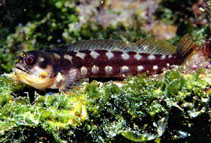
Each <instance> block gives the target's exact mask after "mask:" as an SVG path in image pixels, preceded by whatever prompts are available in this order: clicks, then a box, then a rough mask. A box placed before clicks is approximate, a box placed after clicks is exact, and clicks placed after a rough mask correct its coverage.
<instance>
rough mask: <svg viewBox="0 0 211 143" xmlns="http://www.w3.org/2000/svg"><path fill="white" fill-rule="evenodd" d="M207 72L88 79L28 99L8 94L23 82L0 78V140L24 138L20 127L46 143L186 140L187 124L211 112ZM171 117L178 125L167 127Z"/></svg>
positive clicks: (7, 140)
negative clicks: (62, 90)
mask: <svg viewBox="0 0 211 143" xmlns="http://www.w3.org/2000/svg"><path fill="white" fill-rule="evenodd" d="M210 75H211V74H210V71H209V70H199V71H198V72H196V73H195V74H185V75H184V74H181V73H180V72H178V71H175V70H172V71H167V72H166V73H164V74H163V75H161V76H158V77H146V76H144V75H143V76H140V77H131V78H129V79H126V80H125V81H123V84H122V85H118V84H116V83H113V82H112V81H110V82H107V83H103V84H102V83H99V82H96V81H93V82H92V83H90V84H86V85H84V88H82V89H81V90H73V91H72V92H70V93H69V94H62V93H46V94H45V95H44V96H43V95H40V94H38V93H36V91H34V92H35V100H34V101H33V102H32V103H31V102H30V100H29V97H28V96H30V95H29V94H28V96H18V95H16V96H14V95H13V94H12V93H13V92H14V91H15V90H21V89H22V90H24V87H23V86H22V87H21V88H20V85H19V84H17V85H16V84H15V85H13V86H11V88H10V89H8V88H5V89H4V87H8V85H10V84H11V82H10V80H7V81H5V78H4V77H1V80H0V81H1V84H2V83H4V85H2V87H3V88H2V89H1V94H0V98H1V100H2V98H5V97H7V98H8V100H4V104H1V111H0V127H1V128H0V133H1V134H0V139H1V141H2V142H10V141H11V139H13V140H21V141H23V142H24V141H26V140H27V139H29V135H27V133H25V132H24V131H28V132H33V133H35V134H39V132H40V130H41V131H42V132H43V134H44V135H46V137H45V138H44V139H46V141H50V140H51V141H56V142H83V141H85V140H86V141H87V140H88V141H90V142H111V141H112V142H118V141H120V140H121V141H126V142H129V140H130V141H135V142H144V141H149V140H156V141H158V140H159V141H161V142H165V141H167V139H168V141H180V140H181V139H183V138H190V137H191V136H192V134H193V133H194V132H193V131H191V127H194V126H196V124H197V122H200V120H199V121H198V120H197V119H200V117H204V116H205V117H206V118H208V117H209V116H210V95H211V92H210V86H211V76H210ZM50 94H52V95H50ZM207 116H208V117H207ZM172 119H180V122H178V123H175V124H176V125H179V126H178V127H174V128H171V127H172V125H171V124H170V123H171V122H172ZM192 120H196V121H195V122H193V121H192ZM207 123H208V120H207ZM173 126H174V125H173ZM205 126H207V125H205ZM203 128H205V127H203ZM22 131H23V133H22V134H21V132H22ZM80 134H83V135H84V136H83V137H81V136H80ZM183 134H184V135H183ZM186 134H187V136H185V135H186ZM204 134H206V131H205V133H204ZM204 134H202V136H203V135H204ZM182 135H183V136H182ZM184 136H185V137H184ZM50 137H52V138H50ZM192 138H194V137H192ZM31 139H33V140H34V141H45V140H44V139H42V138H37V137H33V138H32V137H31ZM208 140H209V137H208V134H207V139H206V138H205V141H208Z"/></svg>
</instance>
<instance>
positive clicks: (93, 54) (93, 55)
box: [90, 51, 100, 59]
mask: <svg viewBox="0 0 211 143" xmlns="http://www.w3.org/2000/svg"><path fill="white" fill-rule="evenodd" d="M90 55H91V56H92V58H94V59H97V57H98V56H99V55H100V54H99V53H97V52H96V51H91V53H90Z"/></svg>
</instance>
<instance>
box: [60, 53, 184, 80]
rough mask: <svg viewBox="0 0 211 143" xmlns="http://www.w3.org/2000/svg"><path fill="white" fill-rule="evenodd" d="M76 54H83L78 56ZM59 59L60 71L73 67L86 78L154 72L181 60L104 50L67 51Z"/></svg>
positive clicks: (174, 57) (171, 57)
mask: <svg viewBox="0 0 211 143" xmlns="http://www.w3.org/2000/svg"><path fill="white" fill-rule="evenodd" d="M93 53H95V54H93ZM108 53H109V54H110V56H109V54H108ZM77 54H78V55H79V54H81V55H83V56H81V57H80V56H77ZM65 55H66V56H65ZM67 55H68V56H67ZM65 57H66V58H65ZM67 57H68V58H67ZM60 60H61V61H60V64H59V65H60V70H61V72H62V73H66V72H69V70H71V69H72V68H75V69H78V70H79V72H80V73H82V76H83V77H88V78H90V77H95V78H96V77H99V78H106V77H108V78H109V77H117V78H118V77H120V78H121V77H124V76H127V75H138V74H140V73H143V72H148V73H149V74H155V73H161V72H163V71H164V70H166V69H170V68H171V66H172V65H179V64H181V61H180V60H179V59H178V58H177V57H176V56H175V55H156V54H141V53H136V52H121V51H106V50H94V51H89V50H85V51H78V52H68V53H65V54H64V55H62V56H61V59H60ZM85 68H86V69H85ZM83 70H87V72H86V71H84V73H83Z"/></svg>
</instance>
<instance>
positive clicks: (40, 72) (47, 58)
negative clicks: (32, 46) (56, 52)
mask: <svg viewBox="0 0 211 143" xmlns="http://www.w3.org/2000/svg"><path fill="white" fill-rule="evenodd" d="M55 62H56V61H55V60H54V59H53V56H52V54H51V53H48V52H44V51H30V52H26V53H25V52H24V53H23V52H22V53H21V54H20V55H19V56H18V57H17V61H16V62H15V67H14V68H13V71H14V73H15V77H16V79H17V80H18V81H21V82H23V83H25V84H28V85H30V86H32V87H35V88H37V89H41V90H42V89H45V88H48V87H50V86H51V85H52V84H53V83H54V81H55V78H56V74H57V73H56V71H55V67H54V66H53V65H55V64H54V63H55Z"/></svg>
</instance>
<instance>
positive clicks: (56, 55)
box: [53, 53, 61, 59]
mask: <svg viewBox="0 0 211 143" xmlns="http://www.w3.org/2000/svg"><path fill="white" fill-rule="evenodd" d="M53 55H54V56H55V57H56V58H57V59H60V58H61V57H60V55H59V54H56V53H54V54H53Z"/></svg>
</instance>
